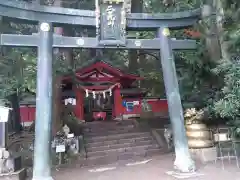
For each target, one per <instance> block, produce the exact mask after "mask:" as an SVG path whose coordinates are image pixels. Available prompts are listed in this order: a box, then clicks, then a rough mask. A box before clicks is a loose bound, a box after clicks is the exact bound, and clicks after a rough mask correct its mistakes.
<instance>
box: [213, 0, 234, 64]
mask: <svg viewBox="0 0 240 180" xmlns="http://www.w3.org/2000/svg"><path fill="white" fill-rule="evenodd" d="M213 7H214V8H215V10H216V26H217V32H218V36H219V41H220V47H221V53H222V58H223V59H225V60H230V58H231V56H230V54H229V51H228V48H229V45H228V42H227V41H224V38H223V33H224V27H223V21H224V9H223V4H222V1H221V0H213Z"/></svg>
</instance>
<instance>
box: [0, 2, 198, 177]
mask: <svg viewBox="0 0 240 180" xmlns="http://www.w3.org/2000/svg"><path fill="white" fill-rule="evenodd" d="M200 12H201V10H200V9H196V10H193V11H187V12H178V13H171V14H169V13H164V14H141V13H131V14H126V11H125V2H124V0H96V11H88V10H78V9H68V8H59V7H48V6H41V5H37V4H36V3H34V4H28V3H24V2H16V1H13V0H8V1H5V0H1V1H0V16H3V18H4V19H6V20H8V19H9V20H11V21H14V20H16V21H19V20H21V21H23V22H25V23H31V24H39V33H37V34H33V35H16V34H1V36H0V37H1V40H0V44H1V45H2V46H25V47H26V46H27V47H37V48H38V64H37V66H38V67H37V100H36V109H37V110H36V127H35V129H36V130H35V133H36V135H35V149H34V170H33V179H34V180H50V179H52V177H51V168H50V167H51V166H50V151H49V146H50V140H51V138H50V134H51V121H52V120H51V116H52V114H51V113H52V107H51V104H52V99H51V97H52V59H53V52H52V50H53V47H61V48H64V47H67V48H113V49H146V50H159V51H160V54H161V65H162V69H163V77H164V84H165V89H166V94H167V100H168V106H169V115H170V120H171V124H172V126H173V135H174V144H175V154H176V159H175V162H174V166H175V167H176V168H177V169H178V170H180V171H181V172H192V171H195V164H194V162H193V160H192V159H191V157H190V153H189V149H188V143H187V138H186V132H185V127H184V118H183V111H182V104H181V99H180V94H179V87H178V80H177V75H176V70H175V63H174V58H173V52H172V51H173V50H183V49H195V48H196V42H195V41H193V40H173V39H171V38H170V32H169V29H171V28H173V29H180V28H184V27H188V26H192V25H193V23H195V22H196V21H197V20H198V19H199V17H200ZM59 24H71V25H81V26H87V27H96V37H94V38H90V37H88V38H86V37H64V36H59V35H55V34H53V26H59ZM127 30H135V31H136V30H138V31H142V30H145V31H149V30H154V31H157V37H156V38H155V39H127V38H126V32H127Z"/></svg>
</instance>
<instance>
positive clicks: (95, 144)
mask: <svg viewBox="0 0 240 180" xmlns="http://www.w3.org/2000/svg"><path fill="white" fill-rule="evenodd" d="M149 140H150V141H152V140H153V138H152V137H136V138H127V139H116V140H107V141H100V142H99V141H98V142H92V143H89V142H88V143H87V144H86V146H85V147H86V148H91V147H92V148H94V147H100V146H112V145H116V144H125V143H127V144H129V143H138V142H142V141H149Z"/></svg>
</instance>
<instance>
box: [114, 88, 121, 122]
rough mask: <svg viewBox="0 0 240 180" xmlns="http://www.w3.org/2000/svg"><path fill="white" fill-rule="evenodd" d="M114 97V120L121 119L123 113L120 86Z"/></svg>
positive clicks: (115, 90) (116, 89)
mask: <svg viewBox="0 0 240 180" xmlns="http://www.w3.org/2000/svg"><path fill="white" fill-rule="evenodd" d="M113 96H114V116H115V117H114V118H121V116H122V113H123V107H122V96H121V87H120V85H119V86H117V87H115V89H114V91H113Z"/></svg>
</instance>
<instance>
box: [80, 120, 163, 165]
mask: <svg viewBox="0 0 240 180" xmlns="http://www.w3.org/2000/svg"><path fill="white" fill-rule="evenodd" d="M98 127H99V128H98ZM104 127H105V128H104ZM85 128H86V129H85V131H84V141H85V149H86V160H83V161H82V162H83V164H84V165H87V166H89V165H105V164H111V163H115V162H120V161H125V160H136V159H140V158H145V157H148V156H153V155H157V154H161V153H163V149H162V148H161V147H159V145H158V144H157V142H156V140H155V139H153V137H152V135H151V133H150V132H149V131H146V130H144V131H143V130H140V129H138V128H136V127H135V126H134V125H132V124H131V122H127V123H123V124H121V125H118V124H116V123H115V122H114V123H106V124H105V123H104V122H100V123H99V122H98V123H93V124H87V126H86V127H85Z"/></svg>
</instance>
